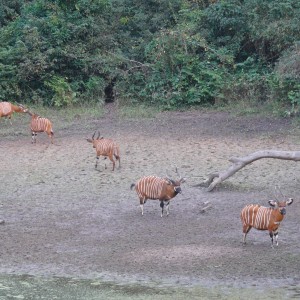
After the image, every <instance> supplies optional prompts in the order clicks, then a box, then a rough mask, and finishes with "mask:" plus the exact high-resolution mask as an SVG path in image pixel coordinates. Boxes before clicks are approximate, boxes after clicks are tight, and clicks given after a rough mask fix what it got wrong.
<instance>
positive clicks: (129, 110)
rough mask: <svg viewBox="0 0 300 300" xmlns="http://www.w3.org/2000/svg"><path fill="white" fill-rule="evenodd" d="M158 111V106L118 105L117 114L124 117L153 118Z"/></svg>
mask: <svg viewBox="0 0 300 300" xmlns="http://www.w3.org/2000/svg"><path fill="white" fill-rule="evenodd" d="M159 112H160V110H159V108H157V107H154V106H147V105H144V104H137V105H124V106H119V111H118V113H119V116H120V117H121V118H125V119H143V118H154V117H155V116H156V115H157V114H158V113H159Z"/></svg>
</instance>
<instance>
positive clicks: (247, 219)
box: [241, 198, 293, 246]
mask: <svg viewBox="0 0 300 300" xmlns="http://www.w3.org/2000/svg"><path fill="white" fill-rule="evenodd" d="M292 203H293V199H292V198H289V199H288V200H287V201H274V200H269V204H270V205H271V206H272V207H264V206H260V205H257V204H256V205H255V204H250V205H247V206H245V207H244V208H243V210H242V212H241V221H242V223H243V233H244V238H243V243H246V236H247V233H248V232H249V231H250V229H251V228H252V227H254V228H256V229H258V230H268V231H269V234H270V237H271V242H272V246H273V236H275V238H276V245H277V246H278V228H279V226H280V223H281V222H282V220H283V218H284V215H285V213H286V206H287V205H291V204H292Z"/></svg>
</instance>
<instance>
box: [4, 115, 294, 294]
mask: <svg viewBox="0 0 300 300" xmlns="http://www.w3.org/2000/svg"><path fill="white" fill-rule="evenodd" d="M0 121H1V122H0V126H1V127H0V157H1V159H0V184H1V194H0V219H4V220H5V224H4V225H0V234H1V244H0V261H1V264H0V273H1V274H30V275H36V276H61V277H75V278H86V279H87V278H100V279H102V280H109V281H114V282H124V283H127V282H128V283H132V282H140V283H147V282H156V283H157V284H158V285H170V286H180V285H185V286H186V285H187V286H193V285H202V286H206V287H207V286H208V287H209V286H211V287H213V286H216V285H220V284H222V285H228V286H234V287H237V288H240V287H243V288H244V287H253V286H255V287H256V288H259V289H264V288H272V287H278V286H279V287H284V288H291V289H293V290H294V291H295V293H296V292H297V291H298V292H299V283H300V239H299V232H300V221H299V215H300V199H299V197H298V187H299V178H300V163H295V162H291V161H283V160H275V159H262V160H259V161H256V162H255V163H253V164H251V165H249V166H247V167H246V168H244V169H242V170H241V171H240V172H238V173H237V174H235V175H234V176H233V177H231V178H230V179H229V180H227V181H225V182H224V183H223V184H221V185H220V186H219V187H217V188H216V189H215V190H214V191H212V192H210V193H208V192H206V190H205V188H203V187H195V185H196V184H198V183H201V182H202V181H203V180H204V179H205V178H206V176H207V175H208V174H209V173H211V172H213V171H216V170H223V169H225V168H227V167H228V165H229V162H228V159H229V158H230V157H232V156H245V155H247V154H249V153H251V152H254V151H257V150H263V149H276V150H291V151H293V150H294V151H296V150H297V151H299V148H300V132H299V131H298V130H295V129H293V128H292V126H291V125H290V124H289V121H288V120H275V119H266V118H264V119H261V118H260V117H246V118H242V117H234V116H231V115H229V114H227V113H210V112H209V113H207V112H206V113H204V112H200V111H195V112H171V113H161V114H159V115H157V116H156V117H155V118H152V119H143V120H142V119H138V120H125V119H121V118H118V117H117V116H116V115H114V114H110V113H107V114H106V115H105V116H104V117H103V118H102V119H99V120H90V122H89V124H88V125H85V126H84V128H82V127H81V124H80V122H81V121H80V119H79V120H75V121H74V124H73V126H70V127H69V128H66V129H61V130H57V129H56V128H55V124H54V132H55V140H54V145H51V144H49V140H48V138H47V136H46V135H45V134H38V136H37V144H36V145H32V144H31V137H30V134H29V132H28V129H27V128H24V129H20V128H18V132H19V134H15V135H13V136H7V135H3V134H1V128H6V127H9V126H11V125H10V124H9V123H8V122H7V123H6V122H4V120H0ZM13 122H14V119H13ZM14 126H15V125H14V124H13V127H14ZM96 129H99V130H100V131H101V135H103V136H104V137H107V138H113V139H115V140H116V141H117V142H118V143H119V145H120V148H121V165H122V168H121V169H120V170H119V169H116V170H115V171H114V172H112V171H111V167H112V165H111V163H110V161H109V160H106V161H103V160H102V159H100V161H99V166H100V171H97V170H95V169H94V163H95V150H94V149H93V148H92V146H91V144H90V143H88V142H87V141H86V140H85V139H86V138H89V137H91V135H92V133H93V131H94V130H96ZM105 162H106V164H107V166H108V169H106V170H105V169H104V163H105ZM175 165H177V166H178V168H179V170H180V172H181V175H182V176H184V177H186V178H187V182H186V183H185V184H183V186H182V189H183V194H181V195H178V196H177V197H176V198H174V199H173V200H172V202H171V205H170V215H169V216H168V217H166V216H165V217H163V218H161V217H160V207H159V202H156V201H151V200H149V201H148V202H147V203H146V204H145V208H144V216H142V215H141V212H140V207H139V201H138V197H137V195H136V194H135V192H134V191H131V190H130V184H131V183H134V182H135V181H136V180H137V179H139V178H140V177H141V176H143V175H158V176H165V175H166V169H168V170H169V173H171V174H172V170H174V166H175ZM99 166H98V167H99ZM276 185H280V187H281V190H282V192H283V193H284V194H285V195H286V197H293V198H294V203H293V204H292V205H291V206H290V207H288V208H287V215H286V218H285V220H284V221H283V223H282V224H281V227H280V230H279V247H278V248H276V249H271V247H270V245H271V242H270V238H269V235H268V233H267V232H266V231H261V232H259V231H256V230H255V229H252V230H251V231H250V233H249V234H248V237H247V240H248V243H247V245H246V246H243V245H242V243H241V240H242V225H241V221H240V211H241V209H242V208H243V207H244V206H245V205H246V204H250V203H258V204H262V205H267V200H269V199H271V198H274V186H276ZM277 197H278V195H277ZM204 201H210V202H211V204H212V208H211V209H210V210H208V211H207V212H205V213H201V212H200V210H201V207H202V204H203V202H204Z"/></svg>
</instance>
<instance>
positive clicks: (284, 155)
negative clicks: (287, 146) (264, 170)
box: [203, 150, 300, 192]
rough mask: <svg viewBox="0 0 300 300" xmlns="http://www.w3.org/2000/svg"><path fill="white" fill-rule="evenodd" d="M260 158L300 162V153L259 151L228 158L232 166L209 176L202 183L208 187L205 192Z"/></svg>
mask: <svg viewBox="0 0 300 300" xmlns="http://www.w3.org/2000/svg"><path fill="white" fill-rule="evenodd" d="M261 158H277V159H284V160H293V161H300V151H277V150H260V151H257V152H253V153H251V154H249V155H248V156H244V157H233V158H230V159H229V161H230V162H232V163H233V164H232V165H231V166H230V167H229V168H228V169H227V170H224V171H222V172H215V173H213V174H210V175H209V177H208V179H207V180H206V181H204V183H203V184H204V185H205V186H208V189H207V190H208V192H210V191H212V190H213V189H214V188H215V187H216V185H217V184H219V183H221V182H222V181H224V180H226V179H227V178H229V177H230V176H232V175H233V174H235V173H236V172H237V171H239V170H240V169H242V168H243V167H245V166H246V165H248V164H250V163H252V162H254V161H255V160H258V159H261Z"/></svg>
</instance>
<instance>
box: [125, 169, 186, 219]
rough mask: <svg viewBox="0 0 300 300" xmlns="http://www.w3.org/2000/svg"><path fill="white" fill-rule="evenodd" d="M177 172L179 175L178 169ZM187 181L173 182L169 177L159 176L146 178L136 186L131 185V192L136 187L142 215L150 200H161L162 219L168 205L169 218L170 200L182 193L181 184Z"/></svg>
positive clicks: (141, 179) (140, 180)
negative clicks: (145, 205)
mask: <svg viewBox="0 0 300 300" xmlns="http://www.w3.org/2000/svg"><path fill="white" fill-rule="evenodd" d="M176 172H177V173H178V171H177V169H176ZM184 182H185V179H184V178H182V177H180V178H179V180H173V179H170V178H168V177H166V178H160V177H157V176H145V177H142V178H140V179H139V180H138V181H137V182H136V183H135V184H134V183H133V184H131V186H130V188H131V190H132V189H133V188H134V187H135V191H136V193H137V194H138V197H139V199H140V207H141V210H142V215H144V204H145V203H146V201H147V200H148V199H152V200H159V201H160V207H161V217H162V216H163V214H164V206H165V205H166V211H167V216H168V215H169V205H170V200H172V199H173V198H174V197H175V196H176V195H177V194H178V193H181V187H180V185H181V183H184Z"/></svg>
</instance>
